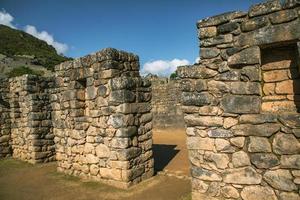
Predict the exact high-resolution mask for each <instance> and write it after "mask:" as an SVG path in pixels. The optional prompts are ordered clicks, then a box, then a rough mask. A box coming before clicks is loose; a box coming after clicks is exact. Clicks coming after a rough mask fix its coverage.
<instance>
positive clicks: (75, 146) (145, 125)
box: [52, 49, 154, 188]
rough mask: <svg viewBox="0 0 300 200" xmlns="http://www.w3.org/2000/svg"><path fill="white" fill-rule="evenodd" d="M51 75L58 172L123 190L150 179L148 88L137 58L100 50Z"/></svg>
mask: <svg viewBox="0 0 300 200" xmlns="http://www.w3.org/2000/svg"><path fill="white" fill-rule="evenodd" d="M55 71H56V77H55V78H56V91H55V94H54V95H53V98H52V100H53V113H52V117H53V125H54V134H55V144H56V159H57V164H58V171H62V172H65V173H68V174H72V175H76V176H80V177H82V178H88V179H93V180H101V181H104V182H106V183H108V184H113V185H114V186H118V187H123V188H126V187H128V186H130V185H132V184H135V183H137V182H140V181H141V180H144V179H146V178H149V177H151V176H152V175H153V164H154V163H153V158H152V131H151V130H152V123H151V120H152V114H151V112H150V111H151V106H150V100H151V88H150V86H151V83H150V81H147V80H145V79H142V78H141V77H140V75H139V60H138V57H137V56H135V55H133V54H130V53H126V52H122V51H117V50H115V49H104V50H102V51H100V52H97V53H96V54H92V55H89V56H86V57H83V58H80V59H76V60H74V61H70V62H65V63H62V64H60V65H58V66H56V68H55Z"/></svg>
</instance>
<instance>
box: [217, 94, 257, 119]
mask: <svg viewBox="0 0 300 200" xmlns="http://www.w3.org/2000/svg"><path fill="white" fill-rule="evenodd" d="M260 104H261V101H260V98H259V97H257V96H239V95H225V96H224V97H223V99H222V100H221V107H222V108H223V109H224V112H226V113H253V114H254V113H259V110H260ZM237 105H238V106H237Z"/></svg>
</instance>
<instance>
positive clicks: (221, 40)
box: [200, 34, 233, 47]
mask: <svg viewBox="0 0 300 200" xmlns="http://www.w3.org/2000/svg"><path fill="white" fill-rule="evenodd" d="M231 42H233V36H232V34H226V35H218V36H215V37H213V38H207V39H203V40H201V41H200V45H201V47H211V46H216V45H218V44H227V43H231Z"/></svg>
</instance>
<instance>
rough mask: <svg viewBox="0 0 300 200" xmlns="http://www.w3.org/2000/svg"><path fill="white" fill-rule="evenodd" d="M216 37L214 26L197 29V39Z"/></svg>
mask: <svg viewBox="0 0 300 200" xmlns="http://www.w3.org/2000/svg"><path fill="white" fill-rule="evenodd" d="M216 35H217V28H216V27H215V26H211V27H205V28H200V29H199V38H200V39H204V38H210V37H214V36H216Z"/></svg>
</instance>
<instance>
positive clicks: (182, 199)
mask: <svg viewBox="0 0 300 200" xmlns="http://www.w3.org/2000/svg"><path fill="white" fill-rule="evenodd" d="M179 200H192V193H188V194H186V195H184V196H182V197H180V199H179Z"/></svg>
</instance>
